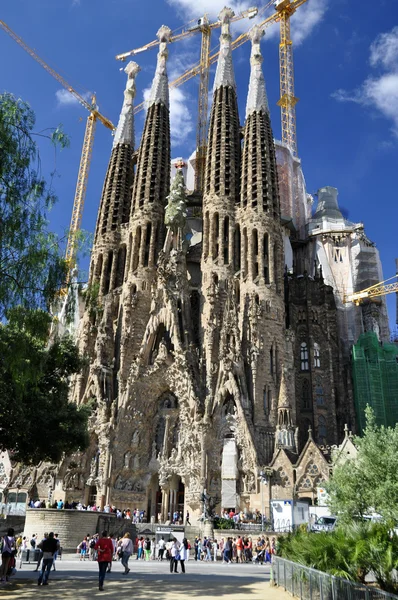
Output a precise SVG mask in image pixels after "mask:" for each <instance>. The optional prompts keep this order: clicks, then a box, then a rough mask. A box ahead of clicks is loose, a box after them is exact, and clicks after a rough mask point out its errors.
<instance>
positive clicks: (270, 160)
mask: <svg viewBox="0 0 398 600" xmlns="http://www.w3.org/2000/svg"><path fill="white" fill-rule="evenodd" d="M262 35H263V32H262V30H261V28H260V27H258V26H256V25H255V26H254V27H252V29H251V31H250V38H251V42H252V51H251V58H250V65H251V71H250V82H249V91H248V95H247V103H246V124H245V131H244V145H243V158H242V171H241V173H242V177H241V206H242V207H243V208H246V207H250V206H251V207H252V208H254V209H255V210H256V212H258V213H261V212H262V213H268V214H269V215H270V216H272V217H274V218H276V219H278V218H279V193H278V182H277V170H276V159H275V147H274V138H273V134H272V127H271V119H270V114H269V108H268V100H267V92H266V88H265V80H264V75H263V71H262V62H263V57H262V55H261V50H260V40H261V37H262Z"/></svg>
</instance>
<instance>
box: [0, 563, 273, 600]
mask: <svg viewBox="0 0 398 600" xmlns="http://www.w3.org/2000/svg"><path fill="white" fill-rule="evenodd" d="M21 575H22V574H21ZM268 580H269V576H268V574H266V573H264V574H261V575H259V576H255V575H251V576H250V577H245V576H240V577H233V576H230V575H229V574H228V573H225V575H220V574H210V573H209V574H202V573H189V572H188V573H186V574H185V575H183V574H178V575H175V574H170V573H167V572H165V573H152V574H146V573H134V574H132V573H130V574H129V575H128V576H127V577H126V578H124V576H123V575H121V574H120V573H110V574H108V575H107V578H106V580H105V591H104V592H100V591H99V590H98V577H96V576H95V575H94V573H93V572H91V573H89V574H88V573H86V574H85V575H84V576H82V572H81V571H72V570H71V571H63V572H57V573H51V577H50V580H49V585H48V586H46V587H43V586H40V587H38V585H37V578H34V579H33V578H32V577H31V576H29V577H27V578H26V579H22V577H20V578H19V579H18V578H16V579H15V580H14V581H13V582H12V583H11V585H9V586H7V587H5V588H2V589H1V590H0V596H1V598H2V599H3V598H4V599H6V600H20V599H22V600H30V599H32V600H33V599H35V600H38V598H40V600H41V598H55V597H56V598H62V599H65V600H69V599H70V600H72V599H73V600H77V599H79V600H86V599H87V600H88V599H90V598H97V597H104V598H118V599H119V600H120V598H128V597H133V598H134V600H144V599H145V600H148V599H149V600H173V599H176V600H177V599H178V600H186V599H187V598H196V599H199V598H206V599H208V600H210V599H211V598H222V597H227V598H231V600H238V599H239V600H240V599H245V598H247V599H252V600H257V598H258V599H260V598H264V592H265V583H266V582H267V581H268Z"/></svg>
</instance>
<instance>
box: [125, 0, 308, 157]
mask: <svg viewBox="0 0 398 600" xmlns="http://www.w3.org/2000/svg"><path fill="white" fill-rule="evenodd" d="M305 2H307V0H277V1H276V2H274V0H272V2H268V4H266V6H264V7H263V8H262V9H260V10H259V14H260V13H263V12H265V10H266V9H268V8H269V7H270V6H271V5H274V7H275V10H276V12H275V13H273V14H272V15H271V16H269V17H267V18H266V19H264V20H263V21H260V23H258V25H259V27H261V28H262V29H266V28H267V27H269V26H270V25H272V24H273V23H277V22H279V23H280V42H279V71H280V75H279V77H280V99H279V101H278V106H280V108H281V124H282V141H283V142H284V143H285V144H286V145H287V146H288V147H289V148H290V149H291V151H292V153H293V155H294V156H297V136H296V108H295V107H296V104H297V102H298V98H296V96H295V94H294V65H293V42H292V39H291V36H290V17H291V16H292V15H293V14H294V13H295V12H296V10H297V9H298V8H299V7H300V6H301V5H302V4H305ZM242 14H243V13H242ZM248 40H249V32H248V31H247V32H245V33H242V34H241V35H239V36H238V37H237V38H236V39H235V40H233V42H232V49H233V50H235V49H236V48H239V46H242V44H244V43H245V42H247V41H248ZM152 45H155V42H151V47H152ZM148 47H149V45H148ZM203 47H204V43H203V41H202V50H203ZM146 48H147V47H146V46H143V47H142V48H137V50H135V51H132V52H142V51H144V50H145V49H146ZM202 54H204V55H205V56H206V54H205V52H201V60H200V62H199V63H198V64H196V65H194V66H193V67H192V68H190V69H188V70H187V71H185V73H183V74H182V75H180V77H178V78H177V79H175V80H174V81H172V82H171V83H170V86H169V87H170V88H176V87H179V86H180V85H182V84H183V83H185V82H186V81H188V80H189V79H191V78H192V77H195V76H196V75H199V74H200V75H201V76H202V73H203V72H204V71H207V81H208V70H209V67H210V66H211V65H212V64H214V63H215V62H216V61H217V59H218V55H219V52H215V53H214V54H212V55H210V56H208V58H206V60H204V59H203V58H202ZM129 55H130V54H129V53H126V55H123V54H122V55H118V57H117V58H119V57H127V56H129ZM205 89H206V94H205V96H206V99H205V100H204V90H205ZM207 89H208V84H207V87H205V86H204V85H203V87H200V88H199V103H200V102H202V103H204V102H206V103H207V97H208V93H207ZM144 105H145V103H144V102H141V104H137V105H136V107H135V109H134V113H138V112H139V111H141V110H142V109H143V108H144ZM206 121H207V104H206V120H205V122H206ZM203 122H204V119H203V117H201V116H200V114H199V120H198V123H200V125H198V131H199V129H200V127H203V125H202V124H203ZM204 131H206V126H205V128H204ZM198 135H199V134H198ZM201 135H203V129H202V133H201ZM202 139H203V138H202ZM202 147H203V145H202Z"/></svg>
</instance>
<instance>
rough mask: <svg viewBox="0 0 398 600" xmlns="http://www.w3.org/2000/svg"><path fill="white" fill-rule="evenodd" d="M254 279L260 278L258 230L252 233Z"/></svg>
mask: <svg viewBox="0 0 398 600" xmlns="http://www.w3.org/2000/svg"><path fill="white" fill-rule="evenodd" d="M252 277H253V279H256V277H258V233H257V229H253V232H252Z"/></svg>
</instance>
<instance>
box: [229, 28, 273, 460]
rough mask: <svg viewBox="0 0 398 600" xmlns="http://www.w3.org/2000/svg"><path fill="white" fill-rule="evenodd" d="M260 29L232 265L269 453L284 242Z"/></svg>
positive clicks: (261, 441)
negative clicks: (236, 255) (237, 254)
mask: <svg viewBox="0 0 398 600" xmlns="http://www.w3.org/2000/svg"><path fill="white" fill-rule="evenodd" d="M261 36H262V32H261V30H260V29H259V28H258V27H256V26H255V27H253V28H252V30H251V41H252V51H251V58H250V63H251V72H250V82H249V92H248V97H247V104H246V123H245V127H244V142H243V156H242V171H241V172H242V176H241V192H240V202H239V204H238V206H237V212H236V221H237V224H236V230H235V239H236V245H237V247H239V246H240V248H241V250H240V259H239V260H236V264H235V273H236V274H235V279H236V283H235V286H236V289H237V290H239V292H238V293H237V296H238V298H239V306H240V324H241V331H242V351H243V357H244V360H245V372H246V377H247V380H248V381H247V383H248V389H249V390H250V398H249V402H250V406H251V407H252V411H253V415H252V419H253V421H254V422H255V424H256V438H257V444H258V451H259V453H260V456H261V457H262V459H263V460H264V461H267V460H269V459H270V457H271V456H272V452H273V432H274V428H275V426H276V423H277V397H278V390H279V381H280V375H281V374H280V366H279V365H280V364H281V362H284V352H285V341H284V301H283V294H282V288H283V285H282V282H283V266H284V265H283V243H282V229H281V223H280V210H279V193H278V181H277V172H276V161H275V148H274V142H273V135H272V128H271V121H270V114H269V108H268V101H267V94H266V88H265V81H264V75H263V72H262V61H263V59H262V56H261V51H260V40H261Z"/></svg>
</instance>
